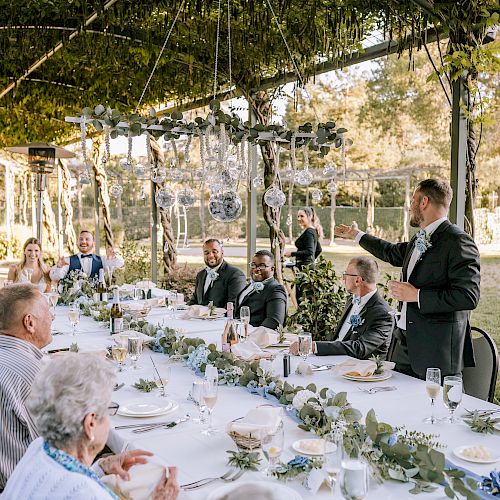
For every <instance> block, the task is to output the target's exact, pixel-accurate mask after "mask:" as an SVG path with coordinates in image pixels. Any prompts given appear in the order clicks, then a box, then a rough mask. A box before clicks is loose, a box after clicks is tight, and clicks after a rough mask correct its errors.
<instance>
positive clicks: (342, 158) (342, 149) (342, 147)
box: [340, 134, 347, 180]
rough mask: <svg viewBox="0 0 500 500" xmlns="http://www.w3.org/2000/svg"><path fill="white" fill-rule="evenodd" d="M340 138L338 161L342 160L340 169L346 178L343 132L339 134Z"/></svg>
mask: <svg viewBox="0 0 500 500" xmlns="http://www.w3.org/2000/svg"><path fill="white" fill-rule="evenodd" d="M340 140H341V141H342V145H341V146H340V161H341V162H342V170H343V175H344V180H345V178H346V169H347V161H346V150H345V137H344V134H342V135H341V137H340Z"/></svg>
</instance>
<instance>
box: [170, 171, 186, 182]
mask: <svg viewBox="0 0 500 500" xmlns="http://www.w3.org/2000/svg"><path fill="white" fill-rule="evenodd" d="M169 176H170V179H171V180H172V182H180V181H182V179H184V171H183V170H181V169H180V168H173V169H172V170H170V173H169Z"/></svg>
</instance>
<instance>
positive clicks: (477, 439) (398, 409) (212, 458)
mask: <svg viewBox="0 0 500 500" xmlns="http://www.w3.org/2000/svg"><path fill="white" fill-rule="evenodd" d="M56 309H57V310H56V319H55V320H54V323H53V330H54V331H57V332H63V333H59V334H57V335H54V338H53V342H52V343H51V344H50V345H49V346H48V347H47V350H52V349H60V348H65V347H69V346H70V344H71V343H73V342H75V337H74V336H72V335H71V333H70V332H71V326H70V325H69V322H68V320H67V308H66V307H63V306H58V307H57V308H56ZM180 315H181V313H180V312H176V313H175V317H173V316H172V314H171V313H170V312H168V311H166V310H165V309H153V310H152V311H151V312H150V314H149V316H148V318H147V319H148V321H149V322H150V323H153V324H156V323H163V324H164V325H165V326H170V327H172V328H176V329H181V330H182V331H183V332H184V335H186V336H193V337H201V338H203V339H204V340H205V341H206V342H207V343H208V342H212V343H215V344H220V336H221V332H222V329H223V325H224V320H216V321H203V320H183V319H180V318H179V316H180ZM77 331H78V333H77V336H76V342H77V343H78V345H79V347H80V349H81V350H82V351H92V350H96V349H103V348H105V347H107V346H109V345H111V343H112V342H111V339H110V336H109V332H108V330H107V329H106V328H105V327H104V326H102V325H99V324H98V323H97V322H95V321H94V320H92V319H91V318H88V317H83V316H82V318H81V320H80V324H79V325H78V328H77ZM149 355H151V356H152V357H153V359H154V361H155V363H156V365H157V366H158V368H159V369H161V367H162V366H165V365H166V364H167V363H169V360H168V357H167V356H165V355H163V354H161V353H154V352H152V351H150V350H149V349H146V350H145V351H144V353H143V354H142V357H141V359H140V361H139V365H140V367H141V368H139V369H137V370H133V369H132V368H131V367H127V369H126V370H125V371H123V372H120V373H117V382H118V383H122V382H124V383H125V386H124V387H123V388H122V389H120V390H118V391H116V392H114V393H113V400H114V401H116V402H118V403H124V402H125V401H127V400H132V399H141V400H144V401H145V400H149V399H150V400H157V399H158V398H159V396H158V394H157V391H154V392H153V393H141V392H139V391H137V390H136V389H135V388H134V387H132V385H133V383H134V382H136V381H138V380H139V378H148V379H152V378H154V374H153V366H152V363H151V360H150V359H149ZM344 359H346V357H345V356H328V357H322V358H321V360H320V362H321V363H332V362H340V361H342V360H344ZM316 361H319V360H318V359H317V360H316ZM298 362H299V360H298V358H293V357H292V375H290V376H289V377H288V378H287V380H288V382H290V383H292V384H294V385H302V386H306V385H308V384H309V383H311V382H314V383H315V384H316V386H317V387H318V389H320V388H322V387H330V388H332V389H333V390H334V391H336V392H340V391H346V392H347V394H348V400H349V402H350V403H351V404H352V405H353V407H355V408H358V409H359V410H361V411H362V412H363V414H366V412H367V411H368V410H370V409H371V408H373V409H375V411H376V414H377V418H378V419H379V421H385V422H388V423H390V424H392V425H395V426H402V425H404V426H405V428H406V429H408V430H417V431H421V432H425V433H434V434H438V435H439V441H440V442H441V443H443V444H445V445H446V448H445V449H444V450H443V451H444V453H445V455H446V457H447V458H448V459H449V460H451V461H452V462H453V463H455V464H456V465H458V466H460V467H464V468H467V469H469V470H471V471H473V472H475V473H477V474H483V475H484V474H488V473H489V472H490V471H491V470H493V469H494V468H495V464H489V465H479V464H473V463H469V462H465V461H463V460H460V459H459V458H457V457H455V456H454V455H453V453H452V450H453V449H454V448H455V447H456V446H460V445H487V446H488V447H489V448H490V449H493V450H495V449H496V450H500V436H499V433H497V434H496V435H494V436H492V435H483V434H478V433H474V432H472V431H471V430H470V429H469V428H468V427H467V426H466V425H465V424H464V423H459V424H455V425H451V424H446V423H439V424H435V425H430V424H424V423H423V422H422V420H423V418H424V417H426V416H428V415H429V414H430V403H429V399H428V397H427V395H426V391H425V384H424V382H422V381H420V380H416V379H414V378H411V377H408V376H406V375H402V374H400V373H394V374H393V376H392V378H391V379H389V380H387V381H385V382H384V383H383V385H394V386H396V387H397V390H395V391H392V392H379V393H376V394H367V393H365V392H361V391H360V390H359V389H358V388H359V387H360V386H361V387H370V386H371V385H370V384H365V385H363V384H361V383H356V382H351V381H348V380H344V379H342V378H340V377H338V376H334V375H333V374H332V373H331V372H328V371H324V372H315V373H314V374H313V375H310V376H303V375H295V374H294V371H295V368H296V365H297V363H298ZM170 364H171V366H172V375H171V380H170V382H169V384H168V386H167V392H168V393H169V397H170V398H172V399H174V400H175V401H177V402H178V404H179V408H178V410H176V411H175V412H174V413H170V414H168V415H163V416H159V417H154V418H144V419H139V418H130V417H123V416H118V415H117V416H115V417H111V427H110V434H109V439H108V446H109V447H110V448H111V449H112V450H113V451H114V452H117V453H118V452H120V451H122V450H124V449H138V448H142V449H145V450H149V451H151V452H153V453H154V454H155V460H158V461H159V462H160V463H163V464H165V465H176V466H177V467H178V468H179V481H180V484H182V483H186V482H190V481H195V480H197V479H201V478H205V477H215V476H220V475H222V474H223V473H224V472H225V471H226V470H228V466H227V459H228V454H227V453H226V450H231V449H233V450H234V449H236V446H235V444H234V443H233V441H232V440H231V439H230V438H229V437H228V435H227V434H226V432H225V429H226V425H227V424H228V423H229V422H230V421H232V420H234V419H236V418H239V417H242V416H244V415H245V414H246V413H247V412H248V411H249V410H250V409H252V408H255V407H257V406H259V405H262V404H268V403H269V402H270V401H269V400H267V399H263V398H262V397H260V396H258V395H255V394H251V393H250V392H248V391H247V390H246V389H244V388H242V387H227V386H220V387H219V395H218V401H217V404H216V406H215V409H214V412H213V424H214V426H215V427H216V428H218V429H219V431H220V432H218V433H216V434H214V435H212V436H205V435H202V434H201V430H202V427H201V425H200V424H198V423H195V422H192V421H188V422H185V423H182V424H180V425H178V426H176V427H174V428H172V429H158V430H154V431H151V432H148V433H145V434H133V433H132V432H131V431H128V430H119V431H117V430H115V429H114V427H115V426H118V425H125V424H131V423H142V422H143V421H144V422H148V423H149V422H155V421H171V420H175V419H176V418H178V417H180V416H184V415H185V414H187V413H188V414H190V415H191V416H192V417H195V416H197V413H198V410H197V408H196V407H195V406H194V404H193V403H192V402H190V401H189V400H188V399H187V396H188V393H189V390H190V388H191V384H192V382H193V381H194V380H196V379H197V377H196V375H195V374H194V373H193V372H192V371H191V370H190V369H189V368H187V367H186V366H183V364H182V363H170ZM273 367H274V370H275V372H276V374H282V361H281V357H280V356H277V358H276V360H275V361H274V364H273ZM464 408H467V409H487V408H495V409H498V406H495V405H492V404H490V403H487V402H485V401H481V400H478V399H476V398H472V397H470V396H467V395H464V396H463V401H462V404H461V407H460V408H459V409H458V411H457V413H458V414H460V413H461V410H463V409H464ZM447 411H448V410H447V409H446V408H445V407H444V405H443V404H442V403H441V402H439V401H438V402H437V404H436V416H437V417H444V416H446V415H447ZM284 429H285V448H284V452H283V453H282V455H281V459H282V460H289V459H291V458H293V456H294V455H295V454H296V453H295V452H294V451H293V449H292V447H291V445H292V443H293V442H294V441H296V440H298V439H304V438H306V437H310V435H309V434H307V433H306V432H305V431H302V430H300V429H299V428H298V427H297V422H296V421H295V420H293V419H292V418H290V417H289V416H287V413H286V412H285V417H284ZM263 462H265V459H264V458H263ZM498 466H499V465H498V463H497V464H496V467H497V468H498ZM241 480H259V481H269V480H271V479H268V478H265V477H264V476H263V475H262V473H260V472H246V473H245V474H244V475H243V476H242V478H241V479H240V481H241ZM221 484H222V483H220V482H218V483H213V484H212V485H209V486H207V487H204V488H200V489H199V490H195V491H192V492H189V494H187V493H184V494H183V497H182V498H192V499H193V500H194V499H202V498H206V497H207V495H208V494H209V492H210V491H212V490H214V489H216V488H218V487H219V486H221ZM287 486H289V487H291V488H293V489H295V490H297V491H298V492H299V493H300V494H301V495H302V497H303V498H305V499H306V498H313V497H314V498H319V499H320V498H331V493H330V490H329V488H328V487H327V486H326V485H325V484H324V485H323V486H321V488H320V490H319V491H318V493H317V494H316V495H312V494H311V493H310V492H309V491H308V490H306V489H305V488H304V487H303V486H301V484H300V482H298V481H290V482H288V483H287ZM409 489H410V485H409V484H403V483H399V482H396V481H386V482H385V483H383V484H382V485H380V484H377V483H375V482H374V481H373V480H372V481H371V483H370V492H369V494H368V496H367V497H366V498H367V499H378V498H380V499H381V498H384V499H395V500H396V499H397V500H399V499H402V498H415V496H414V495H411V494H410V493H409V492H408V490H409ZM422 495H423V496H425V498H426V499H438V498H443V499H444V498H447V497H446V496H445V494H444V490H443V488H439V489H438V490H436V491H435V492H433V493H430V494H429V493H425V494H422Z"/></svg>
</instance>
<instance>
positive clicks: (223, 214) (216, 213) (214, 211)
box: [208, 191, 243, 222]
mask: <svg viewBox="0 0 500 500" xmlns="http://www.w3.org/2000/svg"><path fill="white" fill-rule="evenodd" d="M242 207H243V203H242V202H241V198H240V196H239V195H238V193H237V192H236V191H226V192H224V193H220V194H216V195H212V196H211V197H210V200H209V202H208V211H209V212H210V215H211V216H212V218H213V219H215V220H216V221H219V222H233V221H235V220H236V219H237V218H238V217H239V216H240V215H241V209H242Z"/></svg>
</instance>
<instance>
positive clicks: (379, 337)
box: [316, 292, 394, 359]
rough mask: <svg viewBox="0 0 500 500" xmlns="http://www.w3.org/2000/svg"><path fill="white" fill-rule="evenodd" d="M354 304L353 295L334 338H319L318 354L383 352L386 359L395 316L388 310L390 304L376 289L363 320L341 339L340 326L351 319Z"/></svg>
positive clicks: (367, 355)
mask: <svg viewBox="0 0 500 500" xmlns="http://www.w3.org/2000/svg"><path fill="white" fill-rule="evenodd" d="M351 308H352V299H349V301H348V302H347V304H346V307H345V309H344V312H343V313H342V317H341V318H340V321H339V323H338V325H337V328H336V329H335V332H334V334H333V337H332V341H327V342H316V348H317V354H318V355H319V356H328V355H331V354H347V355H348V356H351V357H353V358H358V359H368V358H370V357H371V356H373V355H375V356H380V357H381V358H382V359H385V358H386V356H387V351H388V350H389V345H390V343H391V337H392V330H393V325H394V320H393V318H392V316H391V315H390V314H389V311H390V310H391V308H390V307H389V304H387V302H386V301H385V300H384V299H383V298H382V297H381V296H380V295H379V293H378V292H376V293H375V294H374V295H373V296H372V297H370V299H369V300H368V302H367V303H366V304H365V306H364V307H363V309H362V310H361V313H360V316H361V318H362V319H363V320H364V321H363V324H362V325H360V326H357V327H355V328H353V327H351V328H350V329H349V331H348V332H347V335H346V336H345V337H344V338H343V339H342V340H338V336H339V333H340V329H341V328H342V325H343V324H344V322H345V321H346V320H347V319H348V317H349V314H350V311H351Z"/></svg>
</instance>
